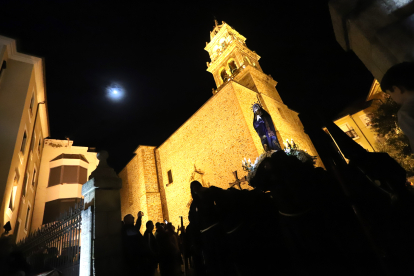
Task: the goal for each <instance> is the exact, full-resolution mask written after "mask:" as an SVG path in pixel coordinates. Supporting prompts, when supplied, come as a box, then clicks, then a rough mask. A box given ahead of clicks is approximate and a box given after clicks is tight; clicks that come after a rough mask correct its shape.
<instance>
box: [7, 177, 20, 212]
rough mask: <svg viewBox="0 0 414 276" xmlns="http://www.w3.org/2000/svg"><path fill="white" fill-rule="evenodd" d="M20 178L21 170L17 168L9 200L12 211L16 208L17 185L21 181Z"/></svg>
mask: <svg viewBox="0 0 414 276" xmlns="http://www.w3.org/2000/svg"><path fill="white" fill-rule="evenodd" d="M19 179H20V174H19V170H18V169H16V171H15V173H14V180H13V188H12V190H11V194H10V201H9V209H10V210H12V211H13V210H14V207H15V204H16V192H17V185H18V183H19Z"/></svg>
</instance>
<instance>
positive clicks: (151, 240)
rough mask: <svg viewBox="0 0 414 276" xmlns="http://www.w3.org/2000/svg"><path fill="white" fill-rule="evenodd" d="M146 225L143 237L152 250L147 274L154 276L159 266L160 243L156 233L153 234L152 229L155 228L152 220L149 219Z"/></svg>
mask: <svg viewBox="0 0 414 276" xmlns="http://www.w3.org/2000/svg"><path fill="white" fill-rule="evenodd" d="M146 227H147V230H145V233H144V237H143V239H144V243H146V244H147V245H148V247H149V251H150V258H149V263H148V267H147V273H146V274H147V275H149V276H153V275H154V274H155V270H156V269H157V266H158V245H157V241H156V240H155V237H154V235H153V234H152V231H153V230H154V223H153V222H152V221H151V220H149V221H147V223H146ZM144 275H145V274H144Z"/></svg>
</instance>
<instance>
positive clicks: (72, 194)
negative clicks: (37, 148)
mask: <svg viewBox="0 0 414 276" xmlns="http://www.w3.org/2000/svg"><path fill="white" fill-rule="evenodd" d="M98 163H99V160H98V159H97V158H96V152H90V151H88V148H87V147H79V146H73V141H70V140H54V139H45V142H44V149H43V156H42V162H41V164H40V169H39V180H38V184H37V191H36V199H35V205H34V212H33V222H32V226H31V231H34V230H36V229H37V228H39V227H40V226H41V225H42V224H45V223H49V222H52V221H55V219H56V218H57V217H58V216H59V215H60V214H61V213H63V212H65V211H67V210H68V209H69V207H73V206H74V205H75V203H77V202H79V201H80V199H81V198H82V194H81V192H82V185H83V184H84V183H86V181H87V180H88V177H89V175H90V174H91V172H93V171H94V170H95V169H96V166H97V165H98Z"/></svg>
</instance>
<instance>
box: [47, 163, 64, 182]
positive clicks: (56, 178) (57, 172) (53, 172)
mask: <svg viewBox="0 0 414 276" xmlns="http://www.w3.org/2000/svg"><path fill="white" fill-rule="evenodd" d="M61 174H62V167H61V166H60V167H56V168H51V169H50V174H49V184H48V187H51V186H55V185H58V184H60V183H62V182H61V181H60V178H61Z"/></svg>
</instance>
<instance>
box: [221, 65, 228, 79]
mask: <svg viewBox="0 0 414 276" xmlns="http://www.w3.org/2000/svg"><path fill="white" fill-rule="evenodd" d="M220 77H221V79H222V81H223V82H225V81H226V80H227V78H228V77H229V75H227V72H226V69H224V68H223V69H221V72H220Z"/></svg>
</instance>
